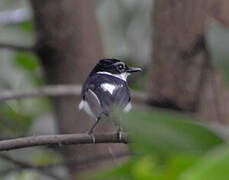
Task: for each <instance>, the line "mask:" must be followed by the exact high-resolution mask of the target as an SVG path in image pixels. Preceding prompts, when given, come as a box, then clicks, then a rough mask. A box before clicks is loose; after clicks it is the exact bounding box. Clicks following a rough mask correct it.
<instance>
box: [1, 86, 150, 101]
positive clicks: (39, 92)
mask: <svg viewBox="0 0 229 180" xmlns="http://www.w3.org/2000/svg"><path fill="white" fill-rule="evenodd" d="M80 93H81V86H80V85H50V86H46V87H43V88H39V89H30V90H25V91H23V92H20V91H9V90H7V91H5V92H1V93H0V101H6V100H11V99H23V98H32V97H41V96H50V97H56V96H72V95H73V96H80ZM132 95H133V100H134V101H135V102H138V103H143V104H145V103H146V102H147V101H149V99H148V96H147V94H146V93H142V92H134V91H133V92H132Z"/></svg>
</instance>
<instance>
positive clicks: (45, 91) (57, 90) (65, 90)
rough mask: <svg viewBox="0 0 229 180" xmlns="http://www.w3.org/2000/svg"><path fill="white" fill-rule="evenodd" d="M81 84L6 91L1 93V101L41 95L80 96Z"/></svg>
mask: <svg viewBox="0 0 229 180" xmlns="http://www.w3.org/2000/svg"><path fill="white" fill-rule="evenodd" d="M80 92H81V86H79V85H56V86H54V85H53V86H46V87H43V88H39V89H30V90H25V91H23V92H20V91H5V92H1V93H0V101H6V100H11V99H22V98H32V97H41V96H51V97H53V96H54V97H55V96H72V95H74V96H79V95H80Z"/></svg>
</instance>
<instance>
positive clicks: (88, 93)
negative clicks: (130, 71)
mask: <svg viewBox="0 0 229 180" xmlns="http://www.w3.org/2000/svg"><path fill="white" fill-rule="evenodd" d="M104 83H108V84H113V85H115V87H116V88H115V89H114V91H113V93H110V92H109V91H107V90H105V89H104V88H102V86H101V85H102V84H104ZM92 94H93V95H92ZM94 95H96V97H94ZM82 96H83V99H85V100H86V101H87V102H88V104H89V106H90V107H91V109H92V111H93V113H94V114H95V115H98V114H101V113H104V114H105V115H108V114H109V112H110V111H111V108H112V107H113V106H117V107H120V108H124V107H125V106H126V105H127V104H128V102H129V101H130V91H129V88H128V86H127V84H126V82H125V81H123V80H121V79H118V78H115V77H111V76H109V75H99V74H98V75H94V76H92V77H89V79H88V80H87V81H86V82H85V84H84V87H83V90H82ZM92 97H94V98H92ZM95 100H96V101H95ZM95 102H97V103H95Z"/></svg>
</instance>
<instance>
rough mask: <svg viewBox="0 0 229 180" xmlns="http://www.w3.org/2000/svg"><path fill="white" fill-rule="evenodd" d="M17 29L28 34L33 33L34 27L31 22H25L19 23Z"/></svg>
mask: <svg viewBox="0 0 229 180" xmlns="http://www.w3.org/2000/svg"><path fill="white" fill-rule="evenodd" d="M19 27H20V28H22V29H23V30H24V31H26V32H28V33H34V27H33V23H32V22H31V21H25V22H23V23H20V24H19Z"/></svg>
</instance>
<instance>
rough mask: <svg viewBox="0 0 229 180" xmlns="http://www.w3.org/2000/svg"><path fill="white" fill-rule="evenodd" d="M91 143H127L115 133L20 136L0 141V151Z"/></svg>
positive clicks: (124, 138)
mask: <svg viewBox="0 0 229 180" xmlns="http://www.w3.org/2000/svg"><path fill="white" fill-rule="evenodd" d="M93 143H127V135H125V134H123V136H122V138H121V139H119V137H118V135H117V134H95V135H93V136H92V135H88V134H62V135H42V136H31V137H22V138H15V139H9V140H3V141H0V151H6V150H13V149H20V148H26V147H32V146H43V145H57V146H61V145H70V144H93Z"/></svg>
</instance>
